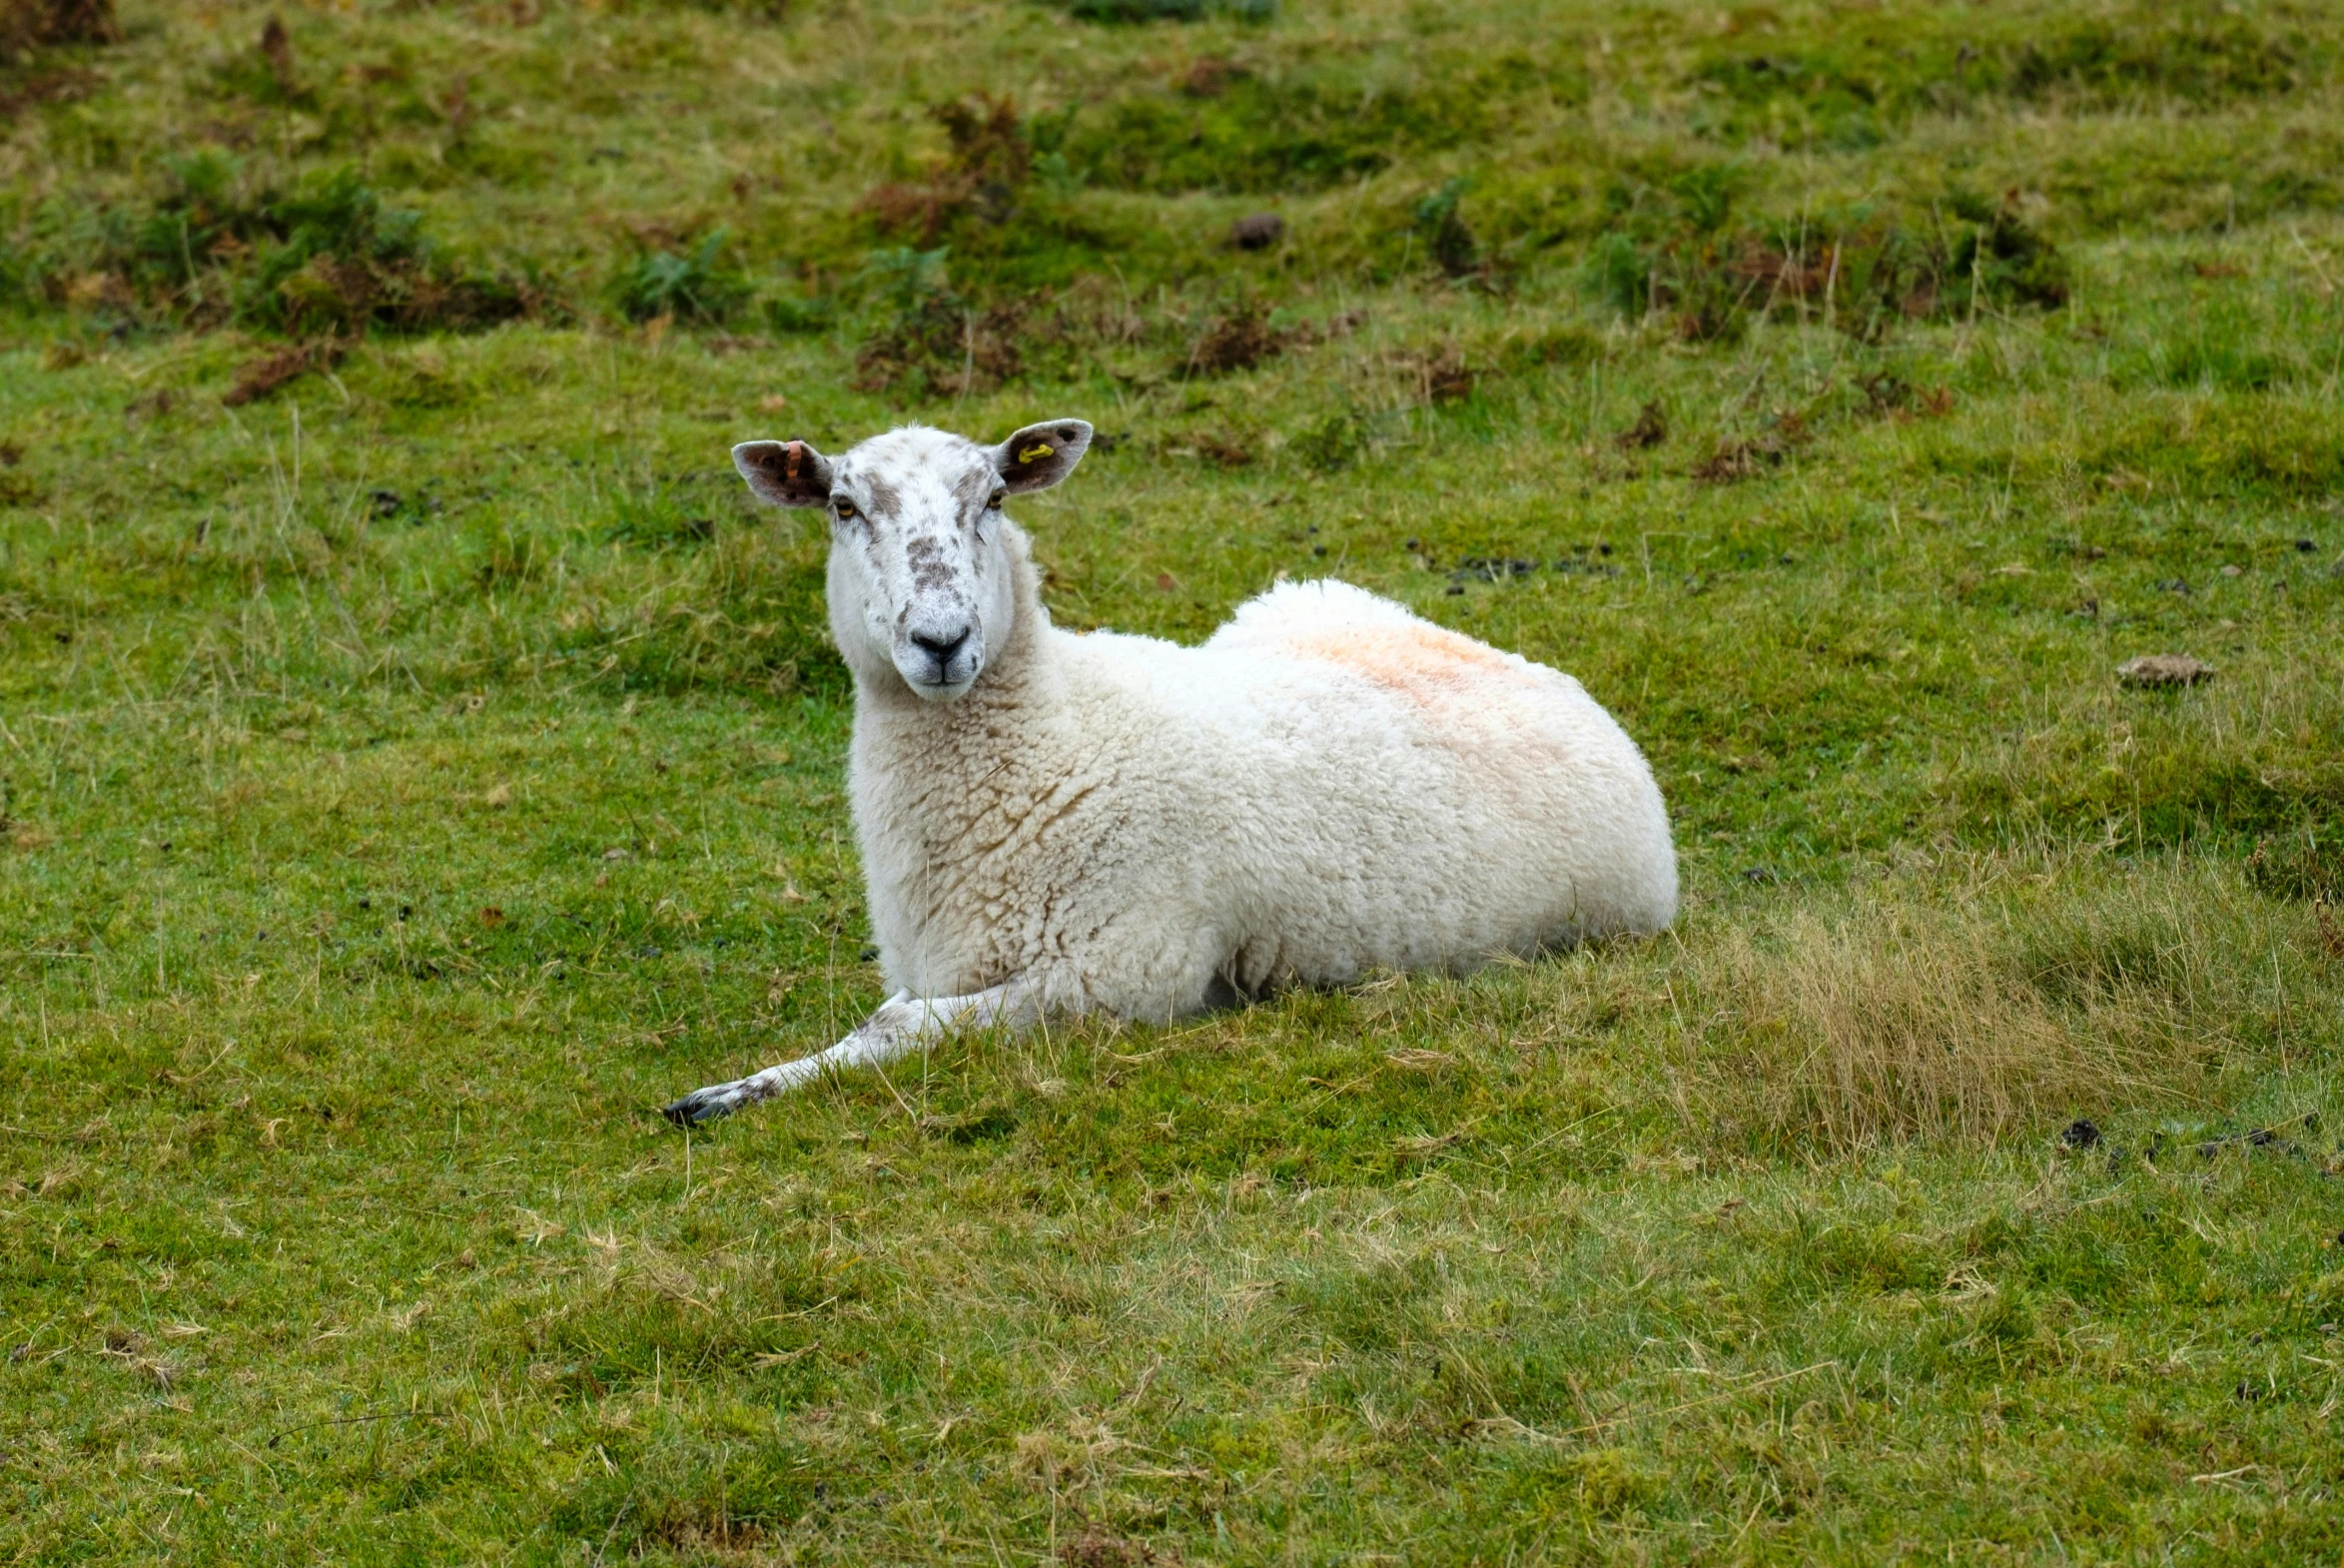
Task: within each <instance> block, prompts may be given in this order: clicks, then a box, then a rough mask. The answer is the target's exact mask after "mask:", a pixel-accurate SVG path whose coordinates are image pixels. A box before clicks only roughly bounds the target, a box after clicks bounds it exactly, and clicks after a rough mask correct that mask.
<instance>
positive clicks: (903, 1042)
mask: <svg viewBox="0 0 2344 1568" xmlns="http://www.w3.org/2000/svg"><path fill="white" fill-rule="evenodd" d="M1038 1004H1039V999H1038V998H1037V997H1036V995H1035V994H1034V993H1033V992H1032V991H1031V990H1030V989H1029V988H1028V987H1026V986H1024V985H1023V984H1021V983H1020V982H1018V981H1015V980H1012V981H1009V982H1007V983H1005V984H1003V985H999V986H994V987H992V988H991V989H989V990H985V991H973V992H971V993H969V994H968V995H967V996H962V997H930V998H925V999H917V1000H916V999H914V997H913V996H912V994H911V993H910V992H908V991H899V992H897V993H896V994H895V995H894V996H892V997H889V998H888V999H887V1000H886V1001H885V1002H882V1003H880V1004H879V1007H878V1009H877V1011H875V1012H874V1013H872V1015H871V1016H870V1017H869V1018H867V1019H865V1020H863V1022H862V1023H860V1024H858V1025H856V1026H855V1031H854V1033H853V1034H851V1035H849V1036H847V1037H846V1039H844V1040H842V1041H840V1042H839V1043H838V1044H837V1045H835V1046H832V1047H831V1048H830V1049H829V1050H828V1051H820V1052H816V1053H815V1054H814V1055H813V1056H810V1057H800V1058H798V1059H797V1060H796V1061H795V1062H784V1063H782V1064H780V1065H779V1066H778V1067H769V1068H767V1069H766V1070H765V1071H764V1072H762V1073H752V1074H750V1075H749V1076H748V1077H747V1078H736V1079H734V1080H733V1081H732V1082H731V1083H729V1084H711V1085H709V1086H708V1087H707V1088H706V1089H695V1090H693V1091H692V1092H691V1093H690V1094H688V1095H686V1096H684V1097H683V1099H681V1100H679V1101H677V1102H676V1103H675V1104H673V1105H671V1106H666V1107H663V1108H662V1109H661V1114H662V1115H663V1116H665V1117H666V1118H667V1120H668V1121H670V1122H673V1123H674V1124H675V1125H676V1126H677V1127H692V1126H696V1125H697V1124H699V1123H702V1122H713V1121H715V1120H716V1119H717V1118H719V1117H728V1116H731V1115H732V1114H733V1113H734V1112H735V1111H738V1110H739V1109H740V1108H741V1107H743V1106H747V1105H754V1104H755V1103H756V1102H758V1101H760V1100H771V1099H773V1098H774V1097H775V1096H776V1095H786V1094H788V1093H789V1092H790V1091H791V1090H793V1089H796V1088H798V1087H799V1086H800V1085H803V1084H808V1083H811V1082H812V1081H813V1080H814V1079H816V1078H818V1077H820V1076H821V1075H822V1073H823V1072H824V1071H826V1070H831V1069H842V1068H850V1067H884V1066H885V1065H886V1064H888V1063H890V1062H894V1061H896V1060H898V1059H899V1058H902V1057H906V1056H909V1055H911V1054H912V1053H913V1052H914V1051H917V1050H922V1049H924V1048H926V1047H928V1046H932V1045H934V1044H935V1043H936V1042H937V1041H939V1040H941V1039H943V1038H944V1037H945V1036H946V1035H947V1034H949V1033H950V1032H951V1031H953V1030H954V1029H956V1028H959V1027H962V1026H974V1027H976V1028H979V1029H982V1028H984V1027H985V1026H987V1025H989V1024H1023V1023H1027V1022H1030V1021H1031V1020H1032V1019H1033V1017H1034V1015H1035V1014H1036V1012H1037V1011H1039V1005H1038Z"/></svg>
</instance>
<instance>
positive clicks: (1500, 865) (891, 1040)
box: [667, 419, 1677, 1123]
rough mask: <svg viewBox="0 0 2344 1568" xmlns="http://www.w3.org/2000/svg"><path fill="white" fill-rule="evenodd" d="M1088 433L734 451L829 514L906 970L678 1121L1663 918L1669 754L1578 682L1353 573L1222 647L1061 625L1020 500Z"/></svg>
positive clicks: (883, 948)
mask: <svg viewBox="0 0 2344 1568" xmlns="http://www.w3.org/2000/svg"><path fill="white" fill-rule="evenodd" d="M1090 444H1091V426H1090V425H1088V424H1086V423H1084V422H1083V421H1082V420H1080V419H1054V420H1050V421H1048V422H1046V423H1042V424H1034V425H1029V426H1027V427H1026V428H1025V429H1022V430H1020V431H1018V432H1017V433H1016V434H1015V435H1012V436H1011V437H1010V438H1009V439H1008V440H1006V441H1004V442H1002V443H1001V444H1000V445H999V446H994V447H985V446H980V445H978V444H977V443H975V442H974V441H971V440H968V439H966V438H965V437H962V436H959V435H954V434H950V433H948V432H946V431H943V430H936V429H929V428H926V427H923V426H919V425H912V426H908V427H906V428H902V429H896V430H891V431H889V432H888V433H887V434H884V435H878V436H874V437H872V438H871V439H869V440H867V441H864V442H863V443H862V444H860V445H858V446H856V447H855V448H853V449H852V450H851V451H849V452H847V453H846V454H845V455H844V456H842V457H839V458H836V459H833V458H828V457H825V456H823V455H822V454H821V453H820V452H818V451H816V450H815V449H814V448H813V447H812V446H810V445H808V444H806V443H805V442H804V441H798V440H792V441H748V442H744V443H743V444H741V445H739V446H736V447H734V448H733V461H734V463H735V464H736V465H737V466H738V467H739V469H740V471H741V474H742V476H743V477H745V478H746V479H747V480H748V481H749V487H750V488H751V489H752V490H754V491H755V492H756V493H757V494H758V495H759V496H760V497H762V498H763V499H765V500H768V501H771V502H774V503H776V504H778V505H783V506H819V507H822V508H824V509H825V510H826V511H828V512H829V514H830V518H831V547H830V566H829V600H830V626H831V634H832V635H833V637H835V638H836V640H837V643H838V648H839V652H840V653H841V654H843V655H844V656H845V659H846V663H847V666H848V668H849V669H850V670H851V671H852V672H853V675H854V682H855V729H854V743H853V750H852V753H851V757H850V761H849V764H848V779H849V787H850V794H851V798H852V801H853V809H854V818H855V831H856V836H857V838H858V839H859V841H860V843H861V845H862V851H863V872H864V876H865V878H866V880H867V883H868V891H869V905H870V914H871V925H872V929H873V931H874V933H875V934H876V936H877V938H878V942H879V954H880V967H881V969H882V971H883V972H884V973H885V975H886V977H887V979H888V982H889V983H890V984H891V985H893V986H895V987H898V988H900V989H898V990H897V992H896V994H895V996H894V997H892V998H891V999H890V1000H889V1001H887V1002H886V1003H884V1004H883V1005H882V1006H881V1007H880V1008H879V1010H878V1011H877V1012H875V1013H873V1014H872V1015H871V1017H870V1018H869V1019H868V1020H866V1021H865V1022H864V1023H863V1024H862V1025H861V1026H860V1027H859V1028H857V1029H856V1030H855V1031H854V1033H852V1034H850V1035H848V1036H847V1037H846V1038H845V1039H844V1040H842V1041H840V1042H839V1043H838V1044H837V1045H835V1046H833V1047H831V1048H830V1049H829V1050H827V1051H824V1052H821V1053H819V1054H818V1055H815V1056H810V1057H805V1058H801V1059H800V1060H798V1061H794V1062H787V1063H783V1064H782V1065H781V1066H779V1067H773V1068H768V1069H766V1070H765V1071H764V1072H762V1073H758V1074H755V1075H753V1076H751V1077H749V1078H744V1079H740V1080H737V1081H735V1082H733V1083H729V1084H716V1085H712V1086H710V1087H709V1088H706V1089H702V1090H698V1091H696V1092H694V1093H693V1094H690V1095H687V1096H685V1097H684V1098H683V1099H681V1100H679V1101H677V1102H676V1103H675V1104H674V1105H672V1106H669V1107H668V1108H667V1115H668V1116H669V1117H670V1118H672V1119H673V1120H675V1121H677V1122H679V1123H692V1122H703V1121H707V1120H709V1119H711V1118H714V1117H720V1116H724V1115H727V1114H728V1113H730V1112H732V1111H734V1110H737V1109H738V1108H739V1107H741V1106H743V1105H745V1104H747V1103H749V1102H752V1101H757V1100H764V1099H768V1098H770V1097H772V1096H774V1095H777V1094H780V1093H782V1092H784V1091H786V1090H789V1089H792V1088H795V1087H797V1086H798V1085H801V1084H804V1083H806V1082H808V1081H809V1080H811V1079H813V1078H814V1077H816V1076H817V1075H818V1074H820V1073H821V1072H823V1071H824V1070H825V1069H826V1068H833V1067H849V1066H858V1065H867V1064H877V1063H884V1062H888V1061H892V1060H894V1059H895V1058H898V1057H901V1056H903V1055H905V1054H906V1053H908V1052H910V1051H912V1050H914V1049H916V1048H919V1047H921V1046H924V1045H926V1044H927V1043H929V1042H930V1041H932V1040H934V1039H936V1038H937V1037H939V1036H940V1035H942V1034H943V1033H944V1032H945V1031H947V1030H949V1029H951V1028H953V1027H956V1026H963V1025H979V1024H986V1023H996V1022H998V1023H1024V1022H1029V1021H1031V1020H1033V1019H1035V1018H1037V1017H1039V1016H1040V1015H1042V1014H1043V1013H1046V1012H1052V1013H1064V1014H1077V1013H1091V1012H1099V1013H1107V1014H1110V1015H1113V1016H1115V1017H1118V1018H1126V1019H1153V1020H1166V1019H1173V1018H1178V1017H1180V1016H1182V1015H1183V1014H1190V1013H1194V1012H1197V1011H1198V1010H1200V1009H1203V1008H1207V1007H1210V1006H1213V1005H1215V1004H1223V1003H1230V1002H1235V1001H1240V1000H1244V999H1248V998H1252V997H1256V996H1259V995H1260V994H1262V993H1263V992H1264V991H1267V990H1270V989H1272V988H1275V987H1279V986H1286V985H1313V986H1334V985H1342V984H1345V983H1347V982H1350V981H1354V980H1357V979H1358V978H1359V977H1361V976H1362V975H1364V974H1366V973H1367V972H1368V971H1370V970H1374V969H1379V968H1388V969H1402V970H1424V969H1459V968H1464V967H1468V966H1471V965H1474V964H1477V963H1479V962H1481V961H1483V960H1485V959H1487V958H1488V957H1490V956H1492V955H1494V954H1497V953H1501V952H1510V953H1530V952H1533V951H1536V950H1538V949H1540V948H1543V947H1548V946H1553V945H1557V944H1567V943H1571V942H1575V941H1578V940H1580V939H1583V938H1587V937H1596V936H1608V935H1613V934H1617V933H1629V932H1639V933H1640V932H1653V931H1658V930H1660V929H1662V928H1664V927H1666V926H1667V925H1668V924H1669V922H1670V921H1671V920H1672V919H1673V918H1674V917H1675V914H1676V907H1677V862H1676V852H1675V850H1674V848H1673V847H1672V845H1671V843H1670V839H1669V820H1668V812H1667V808H1666V807H1665V806H1664V805H1663V804H1662V802H1661V796H1660V790H1659V788H1658V786H1657V785H1655V784H1654V782H1653V777H1652V770H1651V769H1650V768H1649V767H1648V766H1647V765H1646V763H1645V760H1644V757H1643V755H1642V754H1641V753H1639V752H1638V751H1637V749H1636V746H1635V743H1634V742H1633V741H1631V740H1629V738H1628V736H1627V735H1626V733H1625V732H1623V731H1622V730H1621V728H1620V726H1619V725H1618V724H1617V723H1615V722H1614V721H1613V720H1612V718H1611V716H1610V715H1609V714H1607V713H1606V712H1604V710H1603V709H1602V708H1601V707H1599V706H1598V705H1597V704H1596V702H1595V700H1594V699H1593V698H1591V697H1589V696H1588V695H1587V692H1586V691H1585V690H1584V689H1583V688H1582V687H1581V686H1580V684H1579V683H1578V682H1577V681H1575V680H1573V679H1572V678H1571V677H1570V676H1568V675H1563V674H1559V673H1557V672H1556V671H1554V670H1551V669H1548V668H1546V667H1545V666H1543V665H1538V664H1533V663H1531V662H1529V661H1528V660H1527V659H1524V658H1521V657H1519V656H1518V655H1515V654H1511V653H1503V652H1500V651H1498V650H1497V649H1495V648H1491V647H1489V646H1487V645H1486V644H1483V643H1480V642H1476V641H1474V640H1473V639H1472V638H1470V637H1465V636H1461V635H1459V634H1458V633H1456V632H1453V631H1447V630H1444V629H1443V628H1441V627H1439V626H1436V625H1433V624H1432V623H1431V622H1429V621H1426V620H1423V619H1421V618H1419V617H1418V616H1416V615H1413V614H1411V613H1410V612H1409V611H1407V610H1406V609H1403V608H1402V607H1401V606H1399V605H1397V604H1394V603H1391V602H1390V601H1388V600H1385V599H1380V598H1377V597H1375V596H1374V595H1373V594H1370V593H1367V592H1365V591H1363V590H1361V589H1359V588H1355V587H1352V586H1350V585H1349V584H1347V583H1342V582H1333V581H1324V582H1298V583H1280V584H1278V585H1277V586H1275V587H1272V588H1271V589H1270V590H1269V591H1268V592H1267V593H1264V594H1262V595H1261V596H1260V597H1258V598H1255V599H1253V600H1251V601H1250V602H1248V603H1246V604H1244V605H1242V606H1240V607H1239V608H1238V610H1237V612H1236V615H1235V616H1234V617H1233V618H1232V619H1231V620H1230V621H1229V622H1228V624H1227V625H1225V626H1223V627H1221V628H1220V630H1218V631H1217V632H1215V633H1214V634H1213V635H1212V637H1211V639H1210V640H1209V641H1207V642H1205V643H1204V644H1203V645H1202V646H1201V647H1194V648H1184V647H1178V646H1175V645H1174V644H1172V643H1169V642H1161V641H1158V640H1157V639H1155V638H1153V637H1134V636H1125V635H1120V634H1118V633H1114V632H1093V633H1089V634H1078V633H1073V632H1067V631H1062V630H1060V629H1059V628H1057V627H1055V626H1053V625H1052V624H1051V623H1050V616H1049V613H1048V612H1047V611H1046V610H1045V609H1044V608H1043V606H1042V597H1041V592H1040V583H1039V581H1038V579H1037V576H1036V572H1035V569H1034V565H1033V561H1032V556H1031V550H1030V547H1029V545H1028V542H1027V538H1026V535H1025V534H1024V533H1023V532H1022V531H1021V530H1020V529H1019V528H1018V526H1017V525H1016V524H1015V523H1013V522H1011V521H1010V520H1009V518H1008V517H1007V516H1005V515H1004V514H1003V512H1002V501H1003V499H1004V497H1006V496H1009V495H1012V494H1017V493H1021V492H1023V491H1027V490H1038V489H1043V488H1046V487H1048V486H1050V485H1053V484H1056V483H1058V482H1059V481H1060V480H1061V479H1063V478H1065V477H1066V476H1067V474H1068V473H1069V472H1071V471H1072V470H1073V468H1074V466H1075V464H1076V463H1077V462H1078V461H1080V460H1081V459H1082V456H1083V453H1084V451H1085V450H1086V449H1087V448H1088V447H1089V446H1090Z"/></svg>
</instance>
